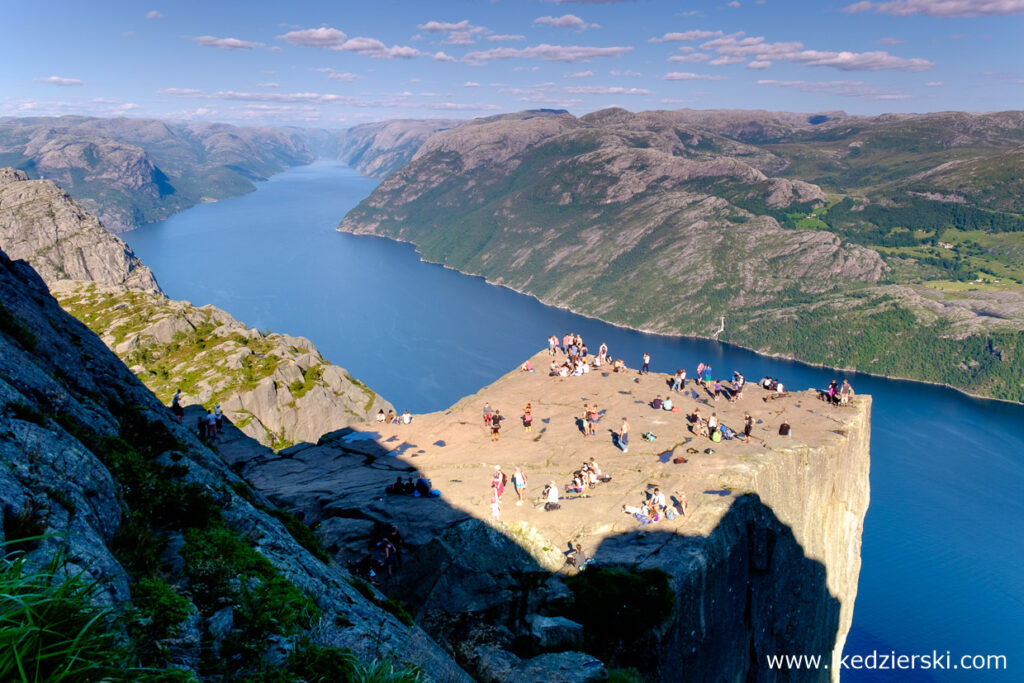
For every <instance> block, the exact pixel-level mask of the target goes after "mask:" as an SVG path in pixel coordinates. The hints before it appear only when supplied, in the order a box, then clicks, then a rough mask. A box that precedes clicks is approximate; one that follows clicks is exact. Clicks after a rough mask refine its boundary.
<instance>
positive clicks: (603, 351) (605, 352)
mask: <svg viewBox="0 0 1024 683" xmlns="http://www.w3.org/2000/svg"><path fill="white" fill-rule="evenodd" d="M599 357H600V358H601V362H602V363H603V362H605V361H607V360H608V345H607V344H605V343H604V342H601V349H600V355H599Z"/></svg>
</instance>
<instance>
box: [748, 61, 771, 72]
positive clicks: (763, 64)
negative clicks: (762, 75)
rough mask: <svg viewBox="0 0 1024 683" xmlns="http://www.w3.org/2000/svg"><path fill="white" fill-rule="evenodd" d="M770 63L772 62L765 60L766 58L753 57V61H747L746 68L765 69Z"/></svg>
mask: <svg viewBox="0 0 1024 683" xmlns="http://www.w3.org/2000/svg"><path fill="white" fill-rule="evenodd" d="M771 65H772V63H771V62H769V61H768V60H766V59H755V60H754V61H752V62H749V63H748V64H747V68H748V69H756V70H760V69H767V68H768V67H770V66H771Z"/></svg>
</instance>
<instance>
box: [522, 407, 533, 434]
mask: <svg viewBox="0 0 1024 683" xmlns="http://www.w3.org/2000/svg"><path fill="white" fill-rule="evenodd" d="M531 429H533V406H531V405H530V404H529V403H527V404H526V406H525V407H524V408H523V431H524V432H528V431H530V430H531Z"/></svg>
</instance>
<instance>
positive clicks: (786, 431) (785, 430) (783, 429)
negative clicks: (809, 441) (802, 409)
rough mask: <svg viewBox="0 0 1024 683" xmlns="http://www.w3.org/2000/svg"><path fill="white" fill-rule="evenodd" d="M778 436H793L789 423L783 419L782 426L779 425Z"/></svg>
mask: <svg viewBox="0 0 1024 683" xmlns="http://www.w3.org/2000/svg"><path fill="white" fill-rule="evenodd" d="M779 436H786V437H791V436H793V428H792V427H790V426H789V422H788V421H787V420H785V419H783V420H782V424H780V425H779Z"/></svg>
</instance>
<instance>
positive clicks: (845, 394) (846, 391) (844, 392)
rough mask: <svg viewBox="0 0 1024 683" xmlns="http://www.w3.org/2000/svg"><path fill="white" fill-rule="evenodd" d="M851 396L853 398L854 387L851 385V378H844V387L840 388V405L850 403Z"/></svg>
mask: <svg viewBox="0 0 1024 683" xmlns="http://www.w3.org/2000/svg"><path fill="white" fill-rule="evenodd" d="M851 398H853V387H851V386H850V380H848V379H844V380H843V387H842V389H840V390H839V405H841V406H845V405H847V404H849V402H850V399H851Z"/></svg>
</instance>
